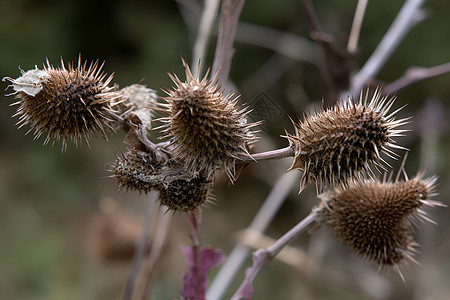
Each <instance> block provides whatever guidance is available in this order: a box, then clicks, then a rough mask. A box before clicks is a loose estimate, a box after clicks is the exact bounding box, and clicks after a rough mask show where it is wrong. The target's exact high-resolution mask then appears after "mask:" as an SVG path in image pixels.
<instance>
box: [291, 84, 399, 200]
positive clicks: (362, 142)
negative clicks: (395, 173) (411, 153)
mask: <svg viewBox="0 0 450 300" xmlns="http://www.w3.org/2000/svg"><path fill="white" fill-rule="evenodd" d="M393 103H394V98H390V99H388V98H387V97H381V93H380V92H378V91H376V92H375V94H374V95H373V97H372V99H371V100H370V101H368V96H367V95H366V97H365V98H364V99H363V97H362V95H361V98H360V99H359V101H354V100H353V99H350V98H349V99H347V101H345V102H343V103H336V104H335V105H334V106H332V107H331V108H328V109H323V110H321V111H320V112H319V113H316V114H315V115H305V117H304V119H303V120H302V121H300V123H299V124H294V127H295V133H294V134H289V133H288V134H287V138H288V140H289V142H290V143H291V144H292V145H293V146H294V147H295V157H294V162H293V164H292V166H291V168H290V169H289V170H292V169H299V170H301V171H302V172H303V175H302V178H301V181H300V191H301V190H303V189H304V188H305V186H306V185H307V184H308V183H309V182H311V181H315V182H316V187H317V190H318V192H321V191H322V190H323V188H324V187H325V186H327V185H336V184H345V183H346V182H347V181H348V180H351V179H362V178H364V177H365V176H366V175H367V174H369V175H371V174H373V173H372V170H371V166H372V165H378V166H382V165H381V162H383V159H382V158H381V157H380V152H384V153H386V154H388V155H389V154H393V152H392V151H391V150H390V148H403V147H400V146H397V145H395V142H394V141H393V140H392V137H394V136H398V135H400V133H401V132H403V130H399V129H397V127H399V126H401V125H403V124H405V123H407V119H401V120H395V119H394V115H395V113H396V112H393V113H391V114H389V110H390V108H391V106H392V104H393ZM394 155H395V154H394ZM382 167H383V166H382Z"/></svg>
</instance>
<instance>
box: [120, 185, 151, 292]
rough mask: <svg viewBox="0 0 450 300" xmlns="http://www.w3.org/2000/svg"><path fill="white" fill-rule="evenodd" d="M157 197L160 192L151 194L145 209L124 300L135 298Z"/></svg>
mask: <svg viewBox="0 0 450 300" xmlns="http://www.w3.org/2000/svg"><path fill="white" fill-rule="evenodd" d="M157 197H158V192H156V191H152V192H150V193H149V195H148V197H147V208H146V209H145V216H144V224H143V225H142V233H141V235H140V237H139V240H138V242H137V244H136V248H135V250H134V256H133V261H132V263H131V271H130V275H129V277H128V280H127V283H126V286H125V292H124V295H123V298H122V299H123V300H130V299H131V297H132V296H133V292H134V289H135V285H136V279H137V277H138V275H139V270H140V267H141V263H142V259H143V258H144V253H145V249H146V248H147V245H148V237H149V229H150V221H151V219H152V216H153V215H154V212H155V210H156V205H155V203H156V202H155V200H156V198H157Z"/></svg>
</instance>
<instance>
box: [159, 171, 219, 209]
mask: <svg viewBox="0 0 450 300" xmlns="http://www.w3.org/2000/svg"><path fill="white" fill-rule="evenodd" d="M158 190H159V201H160V203H161V204H162V205H164V206H166V207H167V208H168V209H169V210H173V211H180V212H187V211H192V210H194V209H196V208H197V207H199V206H201V205H202V204H204V203H205V202H207V200H208V198H209V196H210V191H211V182H210V181H208V180H206V179H205V178H199V177H195V178H189V179H178V180H174V181H171V182H166V183H163V184H161V185H160V186H159V188H158Z"/></svg>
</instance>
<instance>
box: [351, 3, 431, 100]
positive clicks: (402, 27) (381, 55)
mask: <svg viewBox="0 0 450 300" xmlns="http://www.w3.org/2000/svg"><path fill="white" fill-rule="evenodd" d="M424 1H425V0H406V1H405V3H404V4H403V6H402V8H401V9H400V11H399V13H398V14H397V16H396V17H395V20H394V21H393V22H392V25H391V26H390V27H389V29H388V31H387V32H386V34H385V35H384V37H383V39H382V40H381V42H380V43H379V44H378V46H377V48H376V49H375V51H374V52H373V53H372V55H371V56H370V58H369V59H368V60H367V62H366V63H365V64H364V66H363V67H362V68H361V70H360V71H359V72H358V73H357V74H356V75H355V76H354V77H353V79H352V83H351V89H350V94H351V95H358V94H359V92H360V91H361V89H362V87H363V86H364V84H366V83H367V81H368V80H369V79H371V78H374V77H375V76H376V75H377V74H378V72H379V71H380V70H381V68H382V67H383V66H384V64H385V63H386V62H387V60H388V59H389V57H390V56H391V55H392V53H393V52H394V50H395V49H396V48H397V47H398V45H399V44H400V42H401V41H402V40H403V38H404V37H405V36H406V34H407V33H408V32H409V30H410V29H411V28H412V27H413V26H414V25H415V24H417V23H418V22H419V21H421V19H422V17H423V16H422V14H421V6H422V4H423V2H424Z"/></svg>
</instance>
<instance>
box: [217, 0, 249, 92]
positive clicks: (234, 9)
mask: <svg viewBox="0 0 450 300" xmlns="http://www.w3.org/2000/svg"><path fill="white" fill-rule="evenodd" d="M244 3H245V0H224V2H223V3H222V11H221V14H220V25H219V36H218V39H217V46H216V53H215V56H214V62H213V66H212V71H211V75H212V76H215V75H216V74H217V72H219V70H220V72H219V73H218V75H217V82H218V83H219V84H225V82H226V80H227V79H228V75H229V74H230V68H231V60H232V58H233V55H234V48H233V43H234V37H235V35H236V27H237V24H238V21H239V16H240V15H241V11H242V8H243V7H244Z"/></svg>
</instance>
